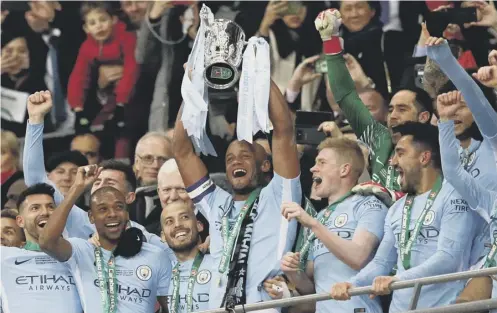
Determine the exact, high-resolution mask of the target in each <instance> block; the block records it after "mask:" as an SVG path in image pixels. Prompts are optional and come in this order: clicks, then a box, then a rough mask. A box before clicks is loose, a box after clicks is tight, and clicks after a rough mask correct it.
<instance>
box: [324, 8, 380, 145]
mask: <svg viewBox="0 0 497 313" xmlns="http://www.w3.org/2000/svg"><path fill="white" fill-rule="evenodd" d="M315 24H316V28H317V30H318V31H319V32H320V34H321V39H322V40H323V50H324V53H325V54H326V63H327V65H328V81H329V85H330V88H331V91H332V93H333V97H334V98H335V101H336V102H337V103H338V105H339V106H340V108H341V109H342V111H343V113H344V115H345V117H346V118H347V120H348V121H349V123H350V125H351V126H352V129H353V131H354V133H355V134H356V136H357V138H361V140H363V141H364V142H365V143H366V144H367V145H368V146H372V137H371V134H372V132H373V131H375V132H376V129H378V130H379V129H382V130H383V131H386V128H385V127H384V126H383V125H381V124H380V123H378V122H377V121H376V120H375V119H374V118H373V116H372V115H371V113H370V112H369V110H368V108H367V107H366V106H365V105H364V103H363V102H362V101H361V99H360V98H359V95H358V94H357V91H356V89H355V83H354V81H353V80H352V77H351V76H350V73H349V70H348V69H347V66H346V64H345V60H344V58H343V50H342V46H341V42H340V41H341V40H342V38H340V37H339V34H338V28H339V27H340V24H341V19H340V13H339V12H338V11H337V10H335V9H329V10H326V11H323V12H321V13H320V14H319V15H318V17H317V18H316V21H315ZM368 134H369V135H368ZM365 135H368V136H365Z"/></svg>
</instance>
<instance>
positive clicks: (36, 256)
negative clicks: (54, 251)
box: [0, 247, 83, 313]
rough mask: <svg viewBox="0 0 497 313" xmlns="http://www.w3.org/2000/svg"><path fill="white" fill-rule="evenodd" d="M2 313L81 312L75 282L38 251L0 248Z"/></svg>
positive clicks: (62, 268) (54, 261)
mask: <svg viewBox="0 0 497 313" xmlns="http://www.w3.org/2000/svg"><path fill="white" fill-rule="evenodd" d="M0 257H1V260H2V267H1V268H2V280H1V297H2V311H3V312H5V313H18V312H19V313H24V312H29V313H46V312H48V311H49V312H52V313H81V312H82V311H83V309H82V308H81V303H80V300H79V295H78V291H77V289H76V280H75V279H74V277H73V275H72V274H71V273H70V271H69V269H68V268H67V267H66V266H65V265H64V264H61V263H59V262H58V261H57V260H55V259H53V258H52V257H50V256H48V255H47V254H46V253H43V252H40V251H30V250H24V249H19V248H13V247H1V256H0Z"/></svg>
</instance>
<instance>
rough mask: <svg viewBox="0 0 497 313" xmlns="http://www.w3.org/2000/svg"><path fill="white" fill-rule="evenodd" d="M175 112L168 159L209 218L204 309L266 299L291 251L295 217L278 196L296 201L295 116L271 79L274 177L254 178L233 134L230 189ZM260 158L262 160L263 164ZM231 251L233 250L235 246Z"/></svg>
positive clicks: (245, 147) (247, 153) (251, 156)
mask: <svg viewBox="0 0 497 313" xmlns="http://www.w3.org/2000/svg"><path fill="white" fill-rule="evenodd" d="M180 117H181V112H180V113H179V114H178V119H177V121H176V125H175V130H174V140H173V152H174V158H175V159H176V162H177V163H178V167H179V170H180V173H181V176H182V177H183V181H184V183H185V185H186V186H187V188H186V189H187V191H188V193H189V195H190V198H191V199H192V200H193V201H194V203H196V204H199V206H198V208H199V209H200V210H201V212H202V214H204V216H206V217H208V221H209V225H210V226H209V227H210V229H209V234H210V238H211V245H210V252H211V255H212V257H213V258H214V263H215V267H214V271H213V278H212V279H213V280H214V282H213V284H212V285H211V293H210V299H209V307H210V308H219V307H221V306H222V307H224V306H225V305H232V304H242V303H243V304H247V303H255V302H259V301H264V300H269V299H270V297H269V295H268V294H267V293H266V292H265V291H264V290H263V288H260V286H261V285H262V283H263V282H264V280H265V279H266V278H268V277H272V276H275V275H276V274H277V273H278V272H280V269H279V268H280V266H279V262H280V260H281V257H282V256H283V254H284V253H285V252H287V251H290V249H291V247H292V244H293V241H294V239H295V233H296V227H297V223H296V221H295V220H292V221H290V222H287V221H286V220H285V219H284V218H283V217H282V216H281V213H280V205H281V203H282V201H283V200H285V201H292V202H297V203H300V201H301V193H302V192H301V187H300V175H299V174H300V167H299V160H298V154H297V146H296V143H295V134H294V128H293V122H292V119H291V115H290V110H289V108H288V104H287V103H286V102H285V100H284V98H283V96H282V95H281V92H280V91H279V89H278V87H277V86H276V85H275V84H274V82H271V87H270V95H269V118H270V120H271V122H272V125H273V137H272V151H273V155H272V160H273V168H274V177H273V179H272V180H271V182H270V183H269V184H268V185H267V186H265V187H264V188H262V189H261V188H260V186H259V184H258V182H259V181H260V175H261V174H262V168H261V167H258V166H257V162H256V157H255V153H256V150H255V148H254V145H252V144H250V143H248V142H245V141H233V142H232V143H231V144H230V145H229V147H228V150H227V151H226V161H225V162H226V175H227V178H228V181H229V183H230V184H231V186H232V189H233V191H234V192H233V195H230V194H228V193H227V192H225V191H223V190H222V189H221V188H219V187H216V186H215V185H214V184H213V182H212V181H211V180H210V179H209V175H208V172H207V169H206V167H205V165H204V164H203V163H202V161H201V159H200V158H199V157H198V156H197V155H196V154H195V151H194V149H193V146H192V143H191V141H190V139H189V138H188V135H187V133H186V131H185V129H184V127H183V123H182V122H181V119H180ZM263 164H264V163H263ZM234 252H235V253H234Z"/></svg>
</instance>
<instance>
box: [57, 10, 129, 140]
mask: <svg viewBox="0 0 497 313" xmlns="http://www.w3.org/2000/svg"><path fill="white" fill-rule="evenodd" d="M81 16H82V18H83V20H84V25H83V29H84V31H85V32H86V33H87V35H88V37H87V39H86V40H85V41H84V42H83V44H82V45H81V47H80V49H79V53H78V58H77V60H76V64H75V66H74V68H73V71H72V73H71V76H70V78H69V86H68V96H67V98H68V102H69V104H70V106H71V107H72V108H73V110H74V112H75V113H76V124H75V128H76V132H77V133H81V132H84V130H86V129H87V128H88V127H89V126H90V124H93V125H99V124H102V123H105V122H107V121H111V122H112V123H111V124H110V125H112V126H114V127H116V126H117V127H119V128H122V127H123V126H124V124H123V117H124V105H125V103H127V102H128V100H129V98H130V96H131V94H132V92H133V86H134V84H135V82H136V78H137V73H138V65H137V63H136V60H135V46H136V35H135V33H132V32H127V31H126V26H125V24H124V23H123V22H120V21H118V19H117V17H116V16H115V15H114V14H113V13H112V9H111V6H110V5H109V4H108V3H104V2H85V3H83V4H82V6H81ZM102 68H106V69H110V68H114V69H116V71H115V72H116V73H115V75H113V77H111V78H110V79H109V80H110V81H111V82H112V83H111V84H108V85H107V86H104V87H103V88H102V86H101V84H97V80H98V79H99V76H98V75H99V72H102V71H101V69H102ZM98 85H100V89H103V90H99V92H98V94H99V95H101V94H102V91H103V93H104V94H105V95H108V96H109V97H107V99H106V101H100V104H103V107H100V106H99V105H97V107H93V105H90V104H93V103H96V102H97V101H86V100H87V98H88V97H89V90H90V88H98V87H97V86H98ZM90 100H91V99H90ZM95 100H96V99H95ZM85 103H86V105H88V106H90V107H85ZM111 116H112V118H110V117H111ZM105 124H106V125H105V126H107V125H108V122H107V123H105ZM106 128H107V127H106Z"/></svg>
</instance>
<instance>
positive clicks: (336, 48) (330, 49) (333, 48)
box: [323, 36, 342, 54]
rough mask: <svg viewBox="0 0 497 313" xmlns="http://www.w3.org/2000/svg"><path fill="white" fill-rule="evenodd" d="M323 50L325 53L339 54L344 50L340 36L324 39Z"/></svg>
mask: <svg viewBox="0 0 497 313" xmlns="http://www.w3.org/2000/svg"><path fill="white" fill-rule="evenodd" d="M323 50H324V53H325V54H338V53H340V52H342V43H341V42H340V37H339V36H333V37H331V38H330V40H326V41H323Z"/></svg>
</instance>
